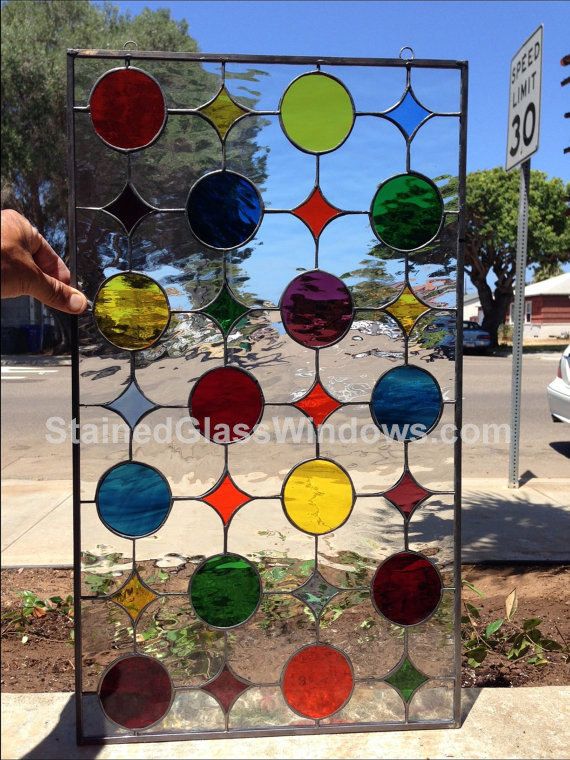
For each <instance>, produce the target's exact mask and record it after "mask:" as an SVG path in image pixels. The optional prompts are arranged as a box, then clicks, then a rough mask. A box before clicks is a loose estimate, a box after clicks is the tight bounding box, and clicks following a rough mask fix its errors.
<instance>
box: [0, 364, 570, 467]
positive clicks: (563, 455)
mask: <svg viewBox="0 0 570 760" xmlns="http://www.w3.org/2000/svg"><path fill="white" fill-rule="evenodd" d="M558 359H559V354H558V353H557V352H552V353H550V352H548V353H547V352H545V353H540V354H528V355H525V357H524V364H523V398H522V424H521V460H520V472H521V475H522V474H525V473H526V475H527V477H531V476H535V477H537V478H561V477H568V476H570V426H568V425H565V424H563V423H558V424H556V423H553V422H552V421H551V418H550V414H549V411H548V404H547V399H546V387H547V385H548V383H549V382H550V381H551V380H552V379H553V378H554V376H555V374H556V369H557V362H558ZM70 394H71V382H70V367H69V364H68V362H67V361H66V360H63V359H60V360H45V361H43V362H41V363H39V364H37V365H35V366H33V363H32V362H29V361H28V362H27V361H26V359H25V358H23V360H22V362H21V363H18V364H17V365H14V364H10V365H9V366H3V367H2V438H3V446H2V476H3V477H4V478H32V479H33V478H38V479H40V480H52V479H53V480H55V479H57V480H61V479H65V478H68V477H71V456H70V448H69V447H68V445H67V444H65V445H58V446H54V445H51V444H48V443H46V440H45V436H46V427H45V424H46V420H47V418H49V417H63V418H64V419H69V418H70V416H71V415H70V408H71V403H70ZM510 396H511V359H510V357H489V356H466V357H465V362H464V407H463V408H464V425H466V426H467V427H466V432H467V435H468V438H469V440H468V441H466V442H465V443H464V447H463V451H464V454H463V474H464V477H466V478H480V477H502V476H504V477H505V478H506V477H507V470H508V451H509V445H508V442H507V440H506V432H505V429H502V430H500V431H499V440H496V441H495V440H494V439H493V436H494V433H493V431H492V430H491V431H490V432H489V433H488V436H487V439H486V440H485V439H484V437H483V435H482V433H481V434H480V437H479V440H477V441H474V440H473V441H472V440H471V439H473V438H475V436H476V435H477V434H478V433H477V431H478V430H479V431H484V427H483V426H484V425H495V426H497V425H498V426H501V425H503V426H506V425H508V423H509V420H510Z"/></svg>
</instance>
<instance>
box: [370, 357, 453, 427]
mask: <svg viewBox="0 0 570 760" xmlns="http://www.w3.org/2000/svg"><path fill="white" fill-rule="evenodd" d="M370 410H371V413H372V418H373V419H374V422H375V423H376V424H377V425H378V427H379V428H380V429H381V430H382V432H383V433H384V435H386V436H388V437H389V438H394V439H396V440H401V441H414V440H416V439H417V438H422V437H423V436H425V435H427V434H428V433H429V432H430V430H433V428H434V427H435V426H436V425H437V423H438V421H439V418H440V416H441V413H442V410H443V397H442V395H441V390H440V388H439V385H438V384H437V381H436V380H435V378H434V377H433V375H430V373H429V372H426V370H425V369H420V368H419V367H414V366H412V365H410V364H406V365H404V366H402V367H394V368H393V369H390V370H388V372H386V373H384V375H382V377H381V378H380V379H379V380H378V382H377V383H376V385H375V386H374V390H373V391H372V398H371V401H370Z"/></svg>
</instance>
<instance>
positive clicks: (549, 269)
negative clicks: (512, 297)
mask: <svg viewBox="0 0 570 760" xmlns="http://www.w3.org/2000/svg"><path fill="white" fill-rule="evenodd" d="M563 273H564V270H563V269H562V265H561V264H560V262H559V261H551V262H547V263H546V264H542V265H541V266H539V267H538V269H536V270H535V272H534V276H533V278H532V281H533V282H542V281H543V280H549V279H550V278H551V277H558V276H559V275H561V274H563Z"/></svg>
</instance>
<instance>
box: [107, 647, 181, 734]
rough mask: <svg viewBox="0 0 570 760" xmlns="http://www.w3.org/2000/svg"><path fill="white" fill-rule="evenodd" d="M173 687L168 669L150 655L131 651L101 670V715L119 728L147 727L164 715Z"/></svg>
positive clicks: (170, 702) (170, 700)
mask: <svg viewBox="0 0 570 760" xmlns="http://www.w3.org/2000/svg"><path fill="white" fill-rule="evenodd" d="M173 695H174V690H173V688H172V683H171V681H170V676H169V675H168V671H167V670H166V668H165V667H164V665H162V664H161V663H160V662H159V661H158V660H156V659H154V657H148V656H146V655H139V654H133V655H128V656H126V657H122V658H120V659H119V660H116V661H115V662H114V663H112V664H111V666H110V667H109V668H108V669H107V671H106V672H105V673H104V675H103V678H102V679H101V683H100V685H99V700H100V702H101V707H102V709H103V712H104V713H105V715H106V716H107V717H108V718H110V720H112V721H113V722H114V723H117V724H118V725H119V726H122V727H123V728H130V729H137V728H138V729H140V728H148V727H149V726H152V725H153V724H154V723H157V722H158V721H159V720H161V719H162V718H164V716H165V715H166V713H167V712H168V711H169V709H170V705H171V704H172V699H173Z"/></svg>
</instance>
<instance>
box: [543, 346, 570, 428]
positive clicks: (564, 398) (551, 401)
mask: <svg viewBox="0 0 570 760" xmlns="http://www.w3.org/2000/svg"><path fill="white" fill-rule="evenodd" d="M546 394H547V396H548V405H549V407H550V414H551V415H552V421H553V422H570V346H568V347H567V348H566V351H564V353H563V354H562V356H561V358H560V363H559V365H558V372H557V374H556V377H555V378H554V380H553V381H552V382H551V383H550V385H549V386H548V388H547V389H546Z"/></svg>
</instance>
